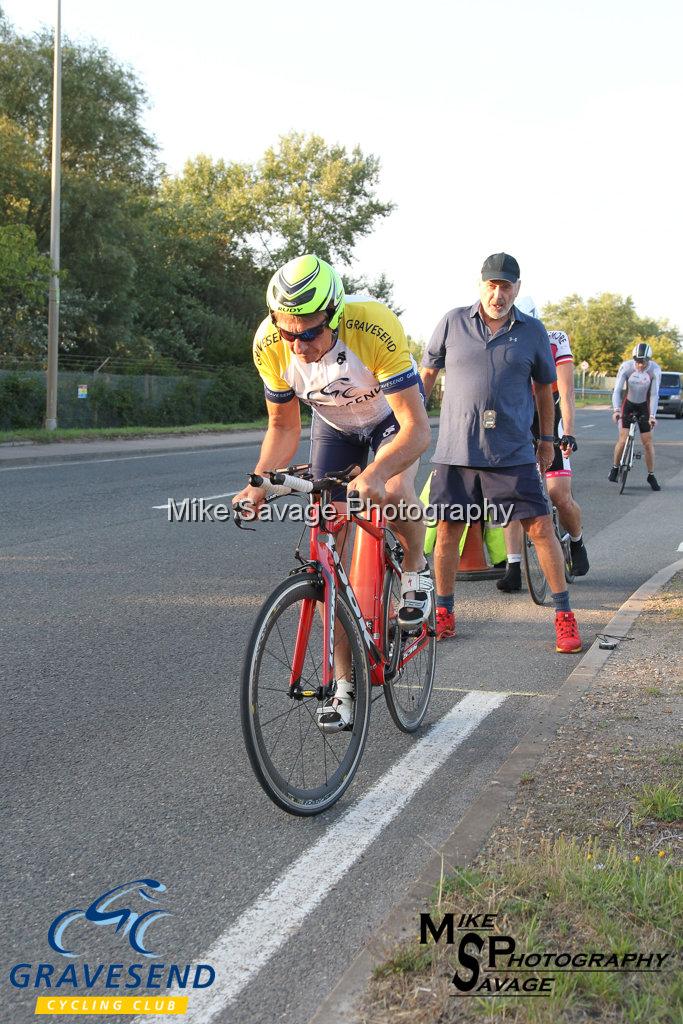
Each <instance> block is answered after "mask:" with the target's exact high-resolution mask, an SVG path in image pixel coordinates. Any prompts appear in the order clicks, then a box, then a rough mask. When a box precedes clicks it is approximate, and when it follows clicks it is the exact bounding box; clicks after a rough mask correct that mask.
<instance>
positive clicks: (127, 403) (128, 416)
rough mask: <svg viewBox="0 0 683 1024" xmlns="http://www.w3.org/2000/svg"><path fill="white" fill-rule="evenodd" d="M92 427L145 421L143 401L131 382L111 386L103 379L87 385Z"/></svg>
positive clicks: (122, 425)
mask: <svg viewBox="0 0 683 1024" xmlns="http://www.w3.org/2000/svg"><path fill="white" fill-rule="evenodd" d="M88 402H89V404H90V408H91V410H92V426H93V427H133V426H136V425H138V424H141V423H144V422H145V410H144V402H143V400H142V398H141V396H140V395H139V394H138V393H137V392H136V390H135V388H134V386H133V384H132V383H131V384H128V383H125V384H119V385H117V386H114V387H112V385H111V384H108V383H107V382H106V381H105V380H100V379H97V380H94V381H93V382H92V383H91V384H89V386H88Z"/></svg>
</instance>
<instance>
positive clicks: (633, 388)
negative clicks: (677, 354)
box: [608, 341, 662, 491]
mask: <svg viewBox="0 0 683 1024" xmlns="http://www.w3.org/2000/svg"><path fill="white" fill-rule="evenodd" d="M661 379H662V370H661V367H660V366H659V364H658V363H656V362H655V361H654V359H653V358H652V348H651V347H650V345H648V344H647V342H644V341H640V342H638V344H637V345H636V346H635V347H634V349H633V353H632V358H631V359H627V360H626V362H624V363H622V364H621V366H620V367H619V372H618V373H617V382H616V384H615V385H614V392H613V393H612V408H613V410H614V412H613V413H612V416H613V419H614V421H615V423H619V424H620V429H619V440H618V441H617V443H616V446H615V448H614V463H613V465H612V468H611V469H610V471H609V477H608V479H609V480H610V481H611V482H612V483H616V481H617V476H618V473H619V460H620V459H621V453H622V452H623V450H624V445H625V444H626V438H627V437H628V428H629V426H630V423H631V419H632V418H635V420H636V422H637V424H638V428H639V430H640V440H641V441H642V442H643V451H644V452H645V465H646V466H647V482H648V483H649V485H650V487H651V488H652V490H653V491H661V487H660V486H659V484H658V483H657V477H656V476H655V446H654V444H653V442H652V431H653V430H654V427H655V423H656V421H657V403H658V401H659V384H660V381H661ZM624 392H625V393H624Z"/></svg>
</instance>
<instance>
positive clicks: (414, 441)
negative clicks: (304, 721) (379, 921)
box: [233, 254, 433, 728]
mask: <svg viewBox="0 0 683 1024" xmlns="http://www.w3.org/2000/svg"><path fill="white" fill-rule="evenodd" d="M266 300H267V304H268V309H269V314H268V316H267V317H266V318H265V320H263V322H262V323H261V325H260V326H259V328H258V330H257V331H256V335H255V337H254V346H253V355H254V362H255V364H256V369H257V370H258V372H259V374H260V376H261V378H262V380H263V385H264V390H265V398H266V407H267V410H268V429H267V431H266V435H265V437H264V439H263V444H262V445H261V453H260V455H259V458H258V461H257V463H256V466H255V467H254V472H255V473H257V474H262V473H264V472H266V471H267V470H270V469H274V468H276V467H279V466H286V465H288V464H289V463H290V462H291V461H292V459H293V458H294V455H295V453H296V450H297V448H298V446H299V440H300V435H301V418H300V410H299V401H304V402H306V403H307V404H308V405H310V406H311V408H312V409H313V420H312V424H311V455H310V462H311V472H312V474H313V476H314V477H315V478H321V477H324V476H326V475H327V474H332V473H334V472H335V471H339V470H341V469H343V468H345V467H346V466H349V465H351V464H354V463H355V464H357V465H359V466H360V468H361V470H362V472H361V474H360V476H358V477H356V479H355V480H354V481H353V490H354V491H357V492H358V494H359V496H360V498H361V499H363V501H371V502H373V503H375V504H378V505H381V506H383V507H384V506H387V505H390V504H391V505H394V506H397V507H398V508H399V509H400V508H401V504H403V507H404V508H407V507H408V506H417V505H418V504H419V503H418V498H417V495H416V493H415V486H414V481H415V476H416V473H417V468H418V462H419V458H420V455H421V454H422V453H423V452H424V451H426V449H427V448H428V446H429V442H430V439H431V434H430V430H429V421H428V419H427V414H426V411H425V404H424V390H423V388H422V382H421V380H420V376H419V374H418V372H417V366H416V364H415V360H414V359H413V357H412V356H411V354H410V351H409V349H408V343H407V340H406V336H405V333H404V331H403V327H402V326H401V323H400V321H399V319H398V317H396V315H395V314H394V313H393V312H392V311H391V310H390V309H389V308H388V307H387V306H385V305H383V304H382V303H380V302H377V301H376V300H375V299H372V298H370V297H366V296H349V297H348V298H347V297H346V296H345V295H344V287H343V284H342V280H341V278H340V276H339V274H338V273H337V272H336V270H335V269H334V268H333V267H331V266H330V264H329V263H326V262H325V261H324V260H321V259H319V258H318V257H317V256H314V255H312V254H306V255H304V256H299V257H297V258H296V259H293V260H290V262H289V263H287V264H285V266H284V267H282V268H281V269H280V270H278V271H277V273H275V274H274V275H273V277H272V279H271V281H270V284H269V285H268V290H267V294H266ZM371 452H372V453H374V456H375V458H374V460H373V462H371V463H370V464H369V465H368V460H369V457H370V453H371ZM334 497H335V498H336V499H338V500H343V499H344V492H343V490H341V491H340V492H338V493H336V494H335V495H334ZM265 498H266V492H265V490H264V489H263V488H261V487H252V486H248V487H245V488H244V490H243V491H241V492H240V493H239V494H237V495H236V496H235V497H234V498H233V503H235V504H238V503H239V504H240V505H242V506H244V505H245V503H246V504H247V505H250V506H251V507H252V508H253V509H258V508H259V506H260V505H261V504H262V503H263V502H264V500H265ZM393 529H394V531H395V533H396V534H397V536H398V537H399V540H400V541H401V544H402V545H403V548H404V551H405V558H404V572H403V575H402V579H401V595H402V601H401V607H400V609H399V612H398V619H399V623H400V625H401V627H402V628H403V629H410V630H413V629H419V628H421V626H422V623H423V622H424V621H425V620H426V618H427V617H428V615H429V612H430V610H431V600H432V589H433V585H432V581H431V577H430V575H429V571H428V568H427V566H426V563H425V560H424V556H423V554H422V549H423V544H424V534H425V525H424V521H423V520H422V519H420V520H419V521H418V522H414V521H410V520H408V519H407V518H402V519H401V518H399V519H397V520H396V521H395V522H394V523H393ZM327 703H328V704H330V707H329V708H327V705H325V713H324V715H323V716H322V718H321V721H320V725H321V727H322V728H326V727H327V728H343V727H344V726H345V725H347V724H348V722H349V721H350V720H351V717H352V713H353V711H352V687H351V685H350V684H347V681H346V680H344V679H338V680H337V696H335V697H334V698H330V701H328V702H327Z"/></svg>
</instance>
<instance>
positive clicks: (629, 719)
mask: <svg viewBox="0 0 683 1024" xmlns="http://www.w3.org/2000/svg"><path fill="white" fill-rule="evenodd" d="M682 615H683V573H679V574H678V575H676V576H675V577H673V578H672V579H671V580H670V582H669V583H668V584H667V586H666V587H665V588H664V589H663V590H662V591H661V592H660V593H659V594H657V595H656V596H655V597H653V598H651V599H650V601H649V602H648V604H647V608H646V610H645V611H644V612H643V613H642V614H641V616H640V617H639V619H638V620H637V623H636V624H634V626H633V628H632V633H633V636H634V641H635V642H634V643H633V644H628V645H622V646H621V647H620V648H618V649H617V651H616V652H615V653H614V654H613V655H612V656H611V657H610V659H609V661H608V663H607V664H606V665H605V666H604V667H603V668H602V669H601V671H600V672H599V673H598V675H597V676H596V677H595V678H594V679H593V680H592V682H591V684H590V686H589V687H588V688H587V689H586V690H585V692H583V693H582V694H581V696H580V697H578V698H577V699H576V701H575V702H574V703H573V706H572V708H571V710H570V712H569V715H568V718H567V720H566V721H563V722H562V723H561V724H559V725H558V727H557V731H556V735H555V737H554V739H553V740H552V742H551V743H549V744H548V746H547V748H546V749H545V751H544V753H543V755H542V757H541V758H540V760H539V761H538V763H537V765H536V766H535V767H534V769H533V771H529V772H526V773H524V775H522V777H521V778H520V784H519V786H518V788H517V792H516V794H515V796H514V799H513V800H512V802H511V803H510V804H509V806H507V807H506V809H505V813H504V814H502V815H501V817H500V819H499V821H498V823H497V824H496V826H495V828H494V830H493V832H492V833H491V835H490V836H489V838H488V840H487V842H486V844H485V846H484V848H483V849H482V850H481V851H480V853H479V855H478V857H477V859H476V860H475V862H474V864H473V865H471V866H469V867H466V868H462V867H456V866H447V867H446V870H447V871H448V872H449V874H446V876H445V877H444V879H443V882H442V884H441V886H440V888H439V891H438V892H437V893H436V894H435V896H434V900H433V904H432V908H431V914H432V917H433V920H434V921H435V923H436V924H437V926H438V924H439V922H440V920H441V917H440V915H442V914H444V913H452V914H453V915H454V918H455V923H456V926H457V921H458V918H459V917H460V915H462V914H465V915H469V914H479V915H482V914H487V913H488V914H495V915H496V917H495V918H494V921H493V922H486V923H492V924H493V929H492V930H489V931H484V930H483V929H482V930H480V929H478V928H477V927H476V926H475V927H473V928H472V929H471V931H473V932H475V933H477V934H478V935H481V937H482V939H483V940H484V942H485V943H488V937H489V936H494V937H495V936H496V935H498V937H500V938H502V937H504V936H509V937H510V938H511V939H514V941H515V943H516V948H515V950H514V952H515V954H516V955H519V954H520V953H531V954H534V953H536V954H539V955H540V954H558V953H566V954H569V955H570V961H569V966H570V967H573V968H577V967H579V966H580V964H578V963H575V962H574V963H573V962H572V961H571V957H572V956H576V955H579V956H581V955H582V954H591V953H595V954H605V955H609V954H611V953H613V954H615V956H617V957H623V956H629V955H631V956H637V955H638V954H642V955H645V956H648V955H650V954H656V953H658V954H664V953H672V954H674V956H669V957H667V958H666V959H665V961H664V962H663V963H662V970H661V972H659V973H656V972H654V971H650V972H647V973H644V972H642V971H640V972H636V971H635V970H633V967H634V963H633V961H631V962H630V963H628V964H627V966H629V967H630V970H629V971H623V970H602V971H601V972H599V973H598V972H597V971H596V970H595V969H593V970H592V971H591V970H588V969H581V970H575V969H573V970H569V969H565V970H564V971H556V972H553V970H552V966H553V962H552V961H550V962H549V963H548V964H545V963H544V962H543V961H539V963H540V965H541V966H540V967H538V968H536V967H535V968H534V970H529V971H526V972H521V971H518V972H510V973H509V974H507V973H506V972H505V971H504V970H500V969H499V970H497V971H496V972H493V973H487V972H484V971H483V967H484V966H485V965H486V963H487V961H488V956H487V952H488V949H487V945H484V948H483V949H482V951H481V953H478V954H477V960H478V961H479V963H480V965H481V968H482V973H481V974H480V977H479V981H480V982H481V979H482V978H484V979H486V978H488V979H489V982H490V983H491V984H492V985H493V977H494V976H497V977H499V978H504V977H508V978H509V979H511V980H512V981H514V980H515V979H516V980H517V984H518V985H520V984H522V983H523V982H524V980H525V979H526V981H527V984H540V980H539V979H540V978H544V977H552V976H554V977H555V978H556V981H555V982H554V983H553V985H552V991H551V994H550V995H548V996H546V997H545V998H542V997H540V996H539V995H537V994H536V995H529V994H525V993H524V991H522V993H521V994H520V995H509V996H504V997H503V996H500V997H496V998H491V997H490V996H488V995H482V994H481V993H479V994H477V993H476V992H475V994H474V995H473V996H468V997H462V996H461V995H459V993H458V991H457V990H456V988H455V986H454V985H453V981H452V979H453V976H454V973H455V972H456V971H458V972H459V974H460V977H461V978H463V980H467V979H469V978H471V977H472V964H473V963H474V964H477V960H473V961H471V962H469V963H467V964H466V966H465V963H466V962H464V961H463V963H461V962H460V959H459V955H458V953H459V950H458V943H459V941H460V940H461V938H462V937H463V934H464V931H455V933H454V939H455V942H454V944H453V945H445V944H444V942H443V940H442V941H440V942H438V943H434V942H433V941H431V942H430V944H429V945H421V944H420V943H419V942H418V939H419V931H420V922H419V920H417V919H416V920H415V925H414V932H413V935H414V939H413V941H412V942H408V943H404V944H402V945H400V946H397V947H396V948H395V949H393V950H392V951H391V952H390V955H389V958H388V959H387V960H386V962H385V963H383V964H382V965H381V966H380V967H379V968H378V969H377V970H376V971H375V976H374V979H373V980H372V982H371V984H370V986H369V988H368V990H367V991H366V993H365V997H364V1002H363V1006H362V1008H361V1012H360V1014H359V1016H358V1018H357V1020H358V1024H389V1022H391V1024H403V1022H406V1024H408V1022H409V1024H451V1022H453V1024H455V1022H456V1021H457V1022H459V1024H479V1022H483V1021H492V1022H495V1024H498V1022H501V1024H502V1022H505V1024H508V1022H510V1024H585V1022H588V1021H590V1022H600V1024H641V1022H642V1024H683V971H682V970H681V965H682V957H683V928H682V927H681V926H682V925H683V806H682V798H683V784H682V782H681V769H682V768H683V744H681V743H680V741H679V737H680V735H681V723H682V721H683V701H681V696H683V685H682V681H681V678H680V673H679V672H678V668H677V667H678V665H679V664H683V631H681V630H680V629H679V628H677V627H678V626H679V623H680V618H681V616H682ZM421 909H424V910H427V909H429V908H428V906H427V905H426V901H425V906H424V907H423V908H421ZM478 923H479V925H482V924H484V923H485V922H483V921H482V920H481V918H480V919H479V922H478ZM466 927H467V928H468V929H469V925H467V926H466ZM465 952H466V953H469V954H473V953H474V952H476V951H475V949H474V948H473V946H468V947H467V950H466V951H465ZM655 965H656V962H653V966H655ZM497 966H498V967H499V968H500V967H505V966H508V967H509V966H513V965H511V964H510V963H509V961H508V962H507V963H506V962H504V961H502V960H500V959H499V961H498V965H497ZM517 966H519V967H522V966H523V967H531V966H533V965H530V964H528V963H524V964H520V965H517ZM594 966H599V965H594ZM607 966H608V965H607V964H603V967H605V968H606V967H607ZM616 966H618V967H623V966H624V963H623V961H620V962H619V963H618V964H617V965H616ZM527 992H528V989H527Z"/></svg>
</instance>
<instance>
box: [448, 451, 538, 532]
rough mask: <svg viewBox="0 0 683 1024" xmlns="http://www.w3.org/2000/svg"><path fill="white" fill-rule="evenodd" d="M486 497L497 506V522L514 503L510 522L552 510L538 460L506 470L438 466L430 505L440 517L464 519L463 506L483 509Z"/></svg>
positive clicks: (456, 520)
mask: <svg viewBox="0 0 683 1024" xmlns="http://www.w3.org/2000/svg"><path fill="white" fill-rule="evenodd" d="M484 499H487V500H488V503H489V506H491V505H493V506H495V507H496V514H497V517H498V518H497V520H495V519H491V522H492V523H493V525H495V524H496V522H498V523H500V522H502V520H503V519H504V518H505V516H506V515H507V511H508V509H509V507H510V505H512V515H511V516H510V521H512V520H514V519H533V518H534V517H536V516H548V515H550V511H551V510H550V506H549V505H548V501H547V499H546V496H545V493H544V491H543V486H542V484H541V477H540V474H539V472H538V466H537V465H536V463H535V462H529V463H527V464H525V465H523V466H505V467H503V468H502V469H489V468H484V469H479V468H470V467H468V466H446V465H441V464H439V465H435V466H434V473H433V475H432V485H431V489H430V492H429V504H430V505H432V506H433V507H434V514H435V517H436V519H445V520H450V521H451V522H463V521H465V516H464V513H463V509H464V508H466V506H467V505H478V506H479V508H480V509H482V510H483V509H484Z"/></svg>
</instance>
